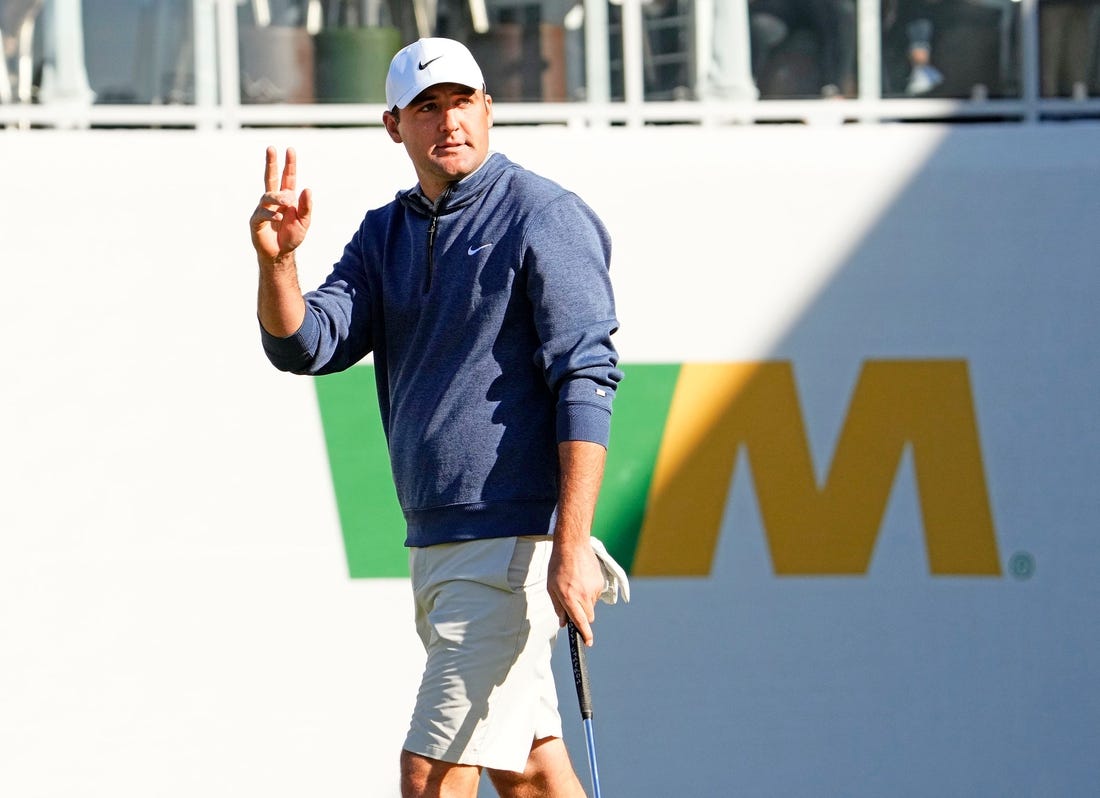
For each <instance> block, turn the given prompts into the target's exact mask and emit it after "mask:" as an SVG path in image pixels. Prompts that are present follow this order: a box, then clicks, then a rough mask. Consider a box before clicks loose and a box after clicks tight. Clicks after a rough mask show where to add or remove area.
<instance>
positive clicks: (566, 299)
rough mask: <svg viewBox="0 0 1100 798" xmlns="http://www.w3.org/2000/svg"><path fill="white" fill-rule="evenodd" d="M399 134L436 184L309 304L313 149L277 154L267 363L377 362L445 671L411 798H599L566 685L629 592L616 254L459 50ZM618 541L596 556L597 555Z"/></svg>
mask: <svg viewBox="0 0 1100 798" xmlns="http://www.w3.org/2000/svg"><path fill="white" fill-rule="evenodd" d="M386 101H387V105H388V107H389V110H387V111H386V112H385V113H384V114H383V117H382V121H383V123H384V124H385V127H386V132H387V133H388V134H389V136H390V138H391V139H392V140H393V141H394V142H396V143H399V144H403V145H404V146H405V151H406V153H407V154H408V156H409V158H410V160H411V161H412V165H413V168H414V170H415V172H416V177H417V184H416V185H415V186H413V187H412V188H411V189H408V190H406V191H401V192H399V193H398V194H397V196H396V198H395V199H394V200H393V201H392V202H390V203H389V204H388V205H386V206H384V207H381V208H378V209H376V210H371V211H369V212H368V213H367V214H366V216H365V217H364V218H363V221H362V223H361V224H360V225H359V229H358V230H357V231H356V232H355V234H354V235H353V236H352V238H351V241H350V242H349V243H348V244H347V246H346V247H345V248H344V252H343V254H342V256H341V257H340V260H339V261H338V262H337V263H336V264H335V266H334V267H333V270H332V272H331V274H330V275H329V276H328V277H327V278H326V280H325V281H324V283H323V284H322V285H321V286H320V287H319V288H317V289H316V290H314V291H311V292H309V293H307V294H305V296H303V295H302V292H301V290H300V288H299V285H298V277H297V267H296V264H295V256H294V253H295V250H296V248H297V247H298V246H299V245H300V244H301V243H302V241H303V240H304V238H305V236H306V233H307V231H308V229H309V225H310V217H311V210H312V199H311V196H310V192H309V190H308V189H307V190H303V191H301V193H297V192H298V190H297V185H296V168H297V164H296V156H295V153H294V151H293V150H287V152H286V158H285V161H284V164H283V167H282V173H281V176H280V174H279V164H278V157H277V153H276V152H275V150H274V149H273V148H269V149H268V151H267V161H266V168H265V173H264V182H265V193H264V194H263V196H262V197H261V199H260V202H259V205H258V206H257V208H256V210H255V211H254V212H253V214H252V218H251V222H250V223H251V231H252V243H253V246H254V247H255V249H256V255H257V258H258V260H259V266H260V277H259V283H260V286H259V321H260V325H261V328H262V329H261V336H262V340H263V346H264V349H265V351H266V353H267V355H268V357H269V358H270V360H271V362H272V363H273V364H274V365H275V366H276V367H278V368H279V369H282V370H285V371H291V372H295V373H298V374H326V373H330V372H334V371H340V370H341V369H345V368H348V367H349V366H352V365H354V364H355V363H356V362H358V361H359V360H360V359H361V358H363V357H364V356H365V355H367V354H368V353H373V354H374V364H375V373H376V375H377V388H378V403H379V405H380V407H381V411H382V423H383V426H384V429H385V432H386V437H387V441H388V444H389V453H390V459H391V464H392V470H393V476H394V481H395V483H396V486H397V493H398V498H399V499H400V502H401V506H402V508H403V511H404V515H405V519H406V522H407V530H406V539H405V543H406V545H407V546H408V547H409V564H410V570H411V574H412V586H413V594H414V597H415V613H416V627H417V631H418V633H419V635H420V637H421V639H422V640H423V642H424V646H425V649H426V651H427V658H426V664H425V668H424V674H423V679H422V682H421V685H420V690H419V693H418V695H417V700H416V705H415V709H414V711H413V717H412V722H411V726H410V729H409V733H408V737H407V738H406V741H405V747H404V750H403V752H402V754H401V788H402V795H403V796H405V797H406V798H409V797H410V796H464V797H466V798H473V796H475V795H476V793H477V785H478V780H479V777H480V773H481V770H482V769H485V770H487V771H488V775H489V777H490V779H491V780H492V782H493V785H494V786H495V788H496V790H497V792H498V793H499V794H500V795H502V796H521V795H522V796H555V797H557V796H562V797H567V798H580V796H583V795H584V791H583V789H582V787H581V785H580V782H579V780H578V778H577V776H576V775H575V773H574V771H573V767H572V765H571V763H570V761H569V757H568V755H567V753H566V749H565V746H564V744H563V743H562V740H561V734H562V732H561V719H560V717H559V715H558V710H557V696H556V692H555V687H554V680H553V676H552V673H551V669H550V654H551V647H552V645H553V642H554V640H555V638H556V636H557V633H558V630H559V628H560V627H561V626H562V625H564V624H565V622H566V620H567V618H572V619H573V621H574V622H575V623H576V625H577V626H578V628H579V629H580V633H581V635H582V637H583V638H584V641H585V643H586V644H588V645H591V644H592V641H593V636H592V627H591V622H592V621H593V620H594V619H595V614H594V607H595V602H596V600H597V598H598V597H600V595H601V593H602V592H604V591H605V590H606V589H607V587H608V582H607V578H606V576H605V573H606V572H605V570H604V568H603V567H601V557H603V556H604V554H603V552H602V551H601V556H600V557H598V556H597V555H596V553H595V551H594V549H593V541H590V537H589V531H590V527H591V523H592V516H593V512H594V508H595V504H596V498H597V494H598V492H599V487H600V482H601V479H602V476H603V470H604V458H605V454H606V446H607V442H608V435H609V428H610V421H611V405H612V399H613V398H614V395H615V389H616V385H617V384H618V382H619V379H620V377H621V376H622V375H621V373H620V372H619V371H618V369H617V368H616V364H617V361H618V356H617V354H616V352H615V349H614V347H613V346H612V343H611V335H612V333H613V332H615V330H616V329H617V327H618V322H617V321H616V318H615V304H614V299H613V296H612V290H611V284H610V282H609V279H608V266H609V260H610V240H609V237H608V234H607V231H606V230H605V228H604V226H603V224H602V223H601V221H600V220H599V219H598V218H597V216H596V214H595V213H594V212H593V211H592V210H591V209H590V208H589V207H588V206H587V205H586V204H585V203H584V202H582V201H581V200H580V199H579V198H578V197H577V196H576V195H574V194H572V193H570V192H568V191H566V190H565V189H563V188H561V187H560V186H558V185H556V184H555V183H553V182H551V181H549V180H547V179H545V178H542V177H540V176H538V175H535V174H533V173H532V172H529V171H526V170H525V169H523V168H521V167H520V166H518V165H517V164H515V163H512V162H511V161H509V160H508V159H507V158H506V157H505V156H504V155H502V154H499V153H492V152H490V150H489V140H488V137H489V128H490V127H492V124H493V103H492V98H491V97H490V96H489V95H488V94H486V93H485V84H484V79H483V77H482V73H481V69H480V68H479V67H478V64H477V63H476V62H475V60H474V58H473V56H472V55H471V54H470V52H469V51H468V50H467V49H466V48H465V47H464V46H463V45H461V44H460V43H458V42H455V41H451V40H448V39H438V38H436V39H421V40H420V41H418V42H415V43H414V44H411V45H409V46H408V47H406V48H405V49H403V50H401V51H400V52H399V53H398V54H397V55H396V56H395V57H394V58H393V61H392V63H391V64H390V69H389V74H388V76H387V78H386ZM597 545H598V544H597Z"/></svg>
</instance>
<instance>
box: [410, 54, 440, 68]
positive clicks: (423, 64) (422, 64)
mask: <svg viewBox="0 0 1100 798" xmlns="http://www.w3.org/2000/svg"><path fill="white" fill-rule="evenodd" d="M442 57H443V56H441V55H437V56H436V57H435V58H433V59H432V60H431V61H424V62H418V63H417V65H416V68H417V69H419V70H421V71H423V70H425V69H427V68H428V67H429V66H430V65H431V64H434V63H435V62H436V61H438V60H439V59H440V58H442Z"/></svg>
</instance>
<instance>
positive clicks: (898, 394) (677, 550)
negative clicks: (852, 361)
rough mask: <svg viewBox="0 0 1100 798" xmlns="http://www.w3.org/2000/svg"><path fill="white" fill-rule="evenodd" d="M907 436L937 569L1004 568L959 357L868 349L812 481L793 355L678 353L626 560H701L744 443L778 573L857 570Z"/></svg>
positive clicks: (694, 568) (664, 566) (696, 566)
mask: <svg viewBox="0 0 1100 798" xmlns="http://www.w3.org/2000/svg"><path fill="white" fill-rule="evenodd" d="M907 445H908V446H910V447H912V448H911V451H912V458H913V462H914V466H915V471H916V479H917V492H918V495H919V498H920V506H921V512H922V515H923V520H924V532H925V544H926V547H927V551H928V562H929V564H930V568H931V571H932V573H934V574H943V575H966V576H978V575H981V576H995V575H999V574H1000V572H1001V569H1000V562H999V557H998V552H997V541H996V536H995V533H994V529H993V519H992V515H991V513H990V509H989V498H988V491H987V489H986V483H985V474H984V469H983V467H982V454H981V445H980V443H979V439H978V430H977V423H976V420H975V414H974V402H973V399H972V397H971V391H970V380H969V375H968V371H967V367H966V363H965V361H962V360H872V361H867V362H866V363H865V364H864V367H863V370H862V372H861V374H860V377H859V380H858V382H857V384H856V387H855V390H854V392H853V395H852V400H851V404H850V406H849V409H848V415H847V418H846V420H845V423H844V427H843V429H842V430H841V433H840V438H839V441H838V443H837V448H836V452H835V454H834V456H833V461H832V465H831V466H830V469H829V473H828V476H827V478H826V480H825V484H824V486H821V487H819V486H818V484H817V479H816V478H815V476H814V469H813V464H812V461H811V457H810V451H809V446H808V444H807V440H806V432H805V428H804V425H803V419H802V412H801V409H800V406H799V401H798V392H797V389H796V387H795V381H794V370H793V368H792V366H791V364H790V363H789V362H763V363H737V364H728V363H727V364H685V365H684V367H683V370H682V372H681V374H680V379H679V382H678V383H677V386H676V391H675V394H674V395H673V399H672V405H671V408H670V410H669V416H668V421H667V424H666V426H665V434H664V440H663V441H662V445H661V450H660V454H659V455H658V458H657V463H656V466H655V470H654V475H653V482H652V483H651V486H650V491H649V497H648V500H647V506H646V514H645V520H644V522H643V524H642V530H641V535H640V538H639V541H638V549H637V553H636V556H635V559H634V564H633V568H632V571H633V573H634V574H637V575H662V576H669V575H682V576H703V575H706V574H708V573H709V572H710V567H711V561H712V559H713V556H714V551H715V546H716V545H717V542H718V533H719V527H720V525H721V521H722V515H723V512H724V510H725V504H726V496H727V493H728V488H729V485H730V481H731V480H732V479H733V476H734V474H733V472H734V466H735V463H736V460H737V453H738V450H739V449H740V447H741V446H745V447H746V450H747V455H748V462H749V465H750V467H751V469H752V474H753V481H754V483H755V485H756V491H757V499H758V501H759V505H760V512H761V516H762V518H763V523H764V529H765V533H766V535H767V540H768V546H769V549H770V551H771V558H772V563H773V566H774V568H775V572H776V573H777V574H780V575H789V576H810V575H824V574H861V573H865V572H866V571H867V568H868V566H869V564H870V562H871V555H872V553H873V551H874V546H875V540H876V538H877V536H878V532H879V527H880V525H881V523H882V517H883V515H884V513H885V511H886V505H887V502H888V500H889V497H890V491H891V488H892V486H893V483H894V478H895V475H896V472H897V469H898V465H899V463H900V460H901V456H902V453H903V451H904V449H905V447H906V446H907Z"/></svg>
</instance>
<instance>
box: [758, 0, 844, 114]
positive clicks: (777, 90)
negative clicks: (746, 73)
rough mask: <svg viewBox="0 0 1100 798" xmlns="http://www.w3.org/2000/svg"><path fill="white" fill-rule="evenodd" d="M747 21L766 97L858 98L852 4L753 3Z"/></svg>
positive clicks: (808, 0) (840, 0) (811, 0)
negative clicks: (814, 95) (843, 96)
mask: <svg viewBox="0 0 1100 798" xmlns="http://www.w3.org/2000/svg"><path fill="white" fill-rule="evenodd" d="M749 21H750V23H749V24H750V34H751V50H752V71H753V77H754V79H755V80H756V84H757V86H758V87H759V88H760V93H761V95H762V96H765V97H767V96H772V97H775V96H788V97H789V96H806V95H811V94H816V95H820V96H822V97H836V96H841V95H845V96H849V97H850V96H854V95H855V3H854V1H853V0H750V5H749Z"/></svg>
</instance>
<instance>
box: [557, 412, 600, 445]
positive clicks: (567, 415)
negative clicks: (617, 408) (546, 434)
mask: <svg viewBox="0 0 1100 798" xmlns="http://www.w3.org/2000/svg"><path fill="white" fill-rule="evenodd" d="M557 435H558V443H561V442H562V441H591V442H592V443H598V444H599V445H600V446H603V447H604V448H605V449H606V448H607V444H608V443H609V442H610V439H611V410H610V409H609V408H606V407H603V406H601V405H597V404H591V403H588V402H562V403H561V404H560V405H558V419H557Z"/></svg>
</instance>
